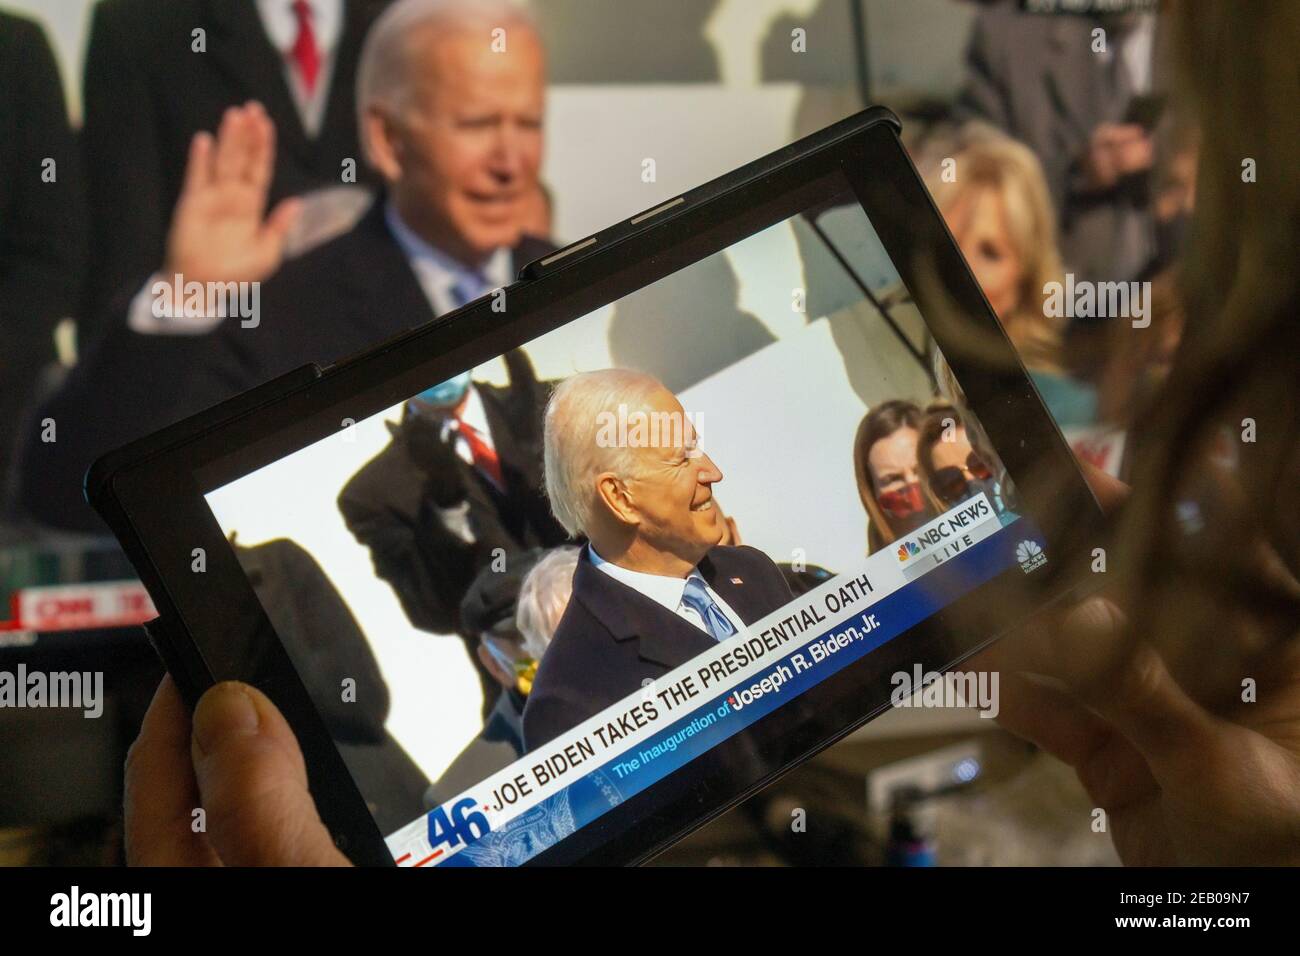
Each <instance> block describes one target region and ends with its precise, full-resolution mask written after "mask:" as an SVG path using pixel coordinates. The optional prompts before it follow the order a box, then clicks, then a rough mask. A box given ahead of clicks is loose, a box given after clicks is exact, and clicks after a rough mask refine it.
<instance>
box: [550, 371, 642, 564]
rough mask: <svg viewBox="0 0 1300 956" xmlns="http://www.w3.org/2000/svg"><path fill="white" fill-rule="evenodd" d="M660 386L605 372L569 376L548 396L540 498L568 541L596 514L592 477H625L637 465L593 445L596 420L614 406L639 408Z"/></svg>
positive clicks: (627, 452)
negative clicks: (543, 497)
mask: <svg viewBox="0 0 1300 956" xmlns="http://www.w3.org/2000/svg"><path fill="white" fill-rule="evenodd" d="M663 387H664V386H663V383H662V382H660V381H659V380H658V379H657V378H655V377H654V376H653V375H647V374H646V373H645V372H635V371H632V370H631V369H622V368H610V369H604V370H602V371H599V372H582V373H580V374H578V375H574V376H572V377H570V378H567V379H565V380H564V381H563V382H561V383H560V384H559V385H557V386H556V387H555V391H554V392H552V393H551V398H550V401H549V402H547V403H546V426H545V429H544V436H543V441H542V444H543V459H544V461H543V465H544V471H545V475H546V497H547V498H548V499H550V502H551V511H552V513H554V515H555V520H557V521H558V522H560V524H561V525H562V526H563V527H564V530H565V531H567V532H569V534H570V535H572V536H573V537H575V538H577V537H581V536H583V535H585V534H586V533H587V529H588V528H589V527H590V525H591V520H592V517H593V516H594V515H595V513H596V507H597V497H598V496H597V493H596V483H595V478H596V476H597V475H598V474H600V473H601V472H602V471H612V472H614V473H615V474H618V475H623V476H629V477H630V476H633V475H635V474H636V472H637V468H638V465H639V464H640V462H639V460H638V457H637V455H636V453H635V451H634V450H633V449H631V448H628V447H623V446H621V445H619V444H618V443H602V442H600V441H598V440H597V436H598V433H599V432H600V430H601V429H602V427H604V426H603V424H602V420H603V419H605V418H606V417H607V416H609V415H617V414H618V407H619V405H624V406H627V407H641V406H643V405H644V404H645V403H646V401H647V399H649V397H650V396H651V395H653V394H654V393H655V392H657V391H658V390H660V389H662V388H663Z"/></svg>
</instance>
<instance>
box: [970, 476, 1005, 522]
mask: <svg viewBox="0 0 1300 956" xmlns="http://www.w3.org/2000/svg"><path fill="white" fill-rule="evenodd" d="M981 491H982V492H984V494H985V495H986V496H987V497H988V499H989V504H990V505H992V506H993V510H994V511H996V512H997V513H998V514H1001V513H1002V512H1003V511H1005V510H1006V505H1005V504H1004V503H1003V501H1002V487H1001V485H1000V484H999V483H998V482H996V481H994V480H993V479H992V478H976V479H974V480H972V481H969V482H967V483H966V494H965V495H964V496H963V497H962V501H966V500H967V499H969V498H974V497H975V496H976V495H978V494H979V493H980V492H981Z"/></svg>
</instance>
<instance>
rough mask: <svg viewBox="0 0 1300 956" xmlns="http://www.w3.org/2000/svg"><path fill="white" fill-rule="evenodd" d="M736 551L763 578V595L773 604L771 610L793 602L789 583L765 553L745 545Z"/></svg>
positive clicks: (778, 567)
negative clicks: (746, 559)
mask: <svg viewBox="0 0 1300 956" xmlns="http://www.w3.org/2000/svg"><path fill="white" fill-rule="evenodd" d="M737 550H739V551H741V552H742V553H744V555H745V557H746V558H748V559H749V560H750V561H752V562H753V563H754V567H755V568H756V569H759V570H760V572H761V574H762V576H763V584H762V587H763V594H764V596H765V597H768V598H769V600H771V601H772V602H773V603H772V610H776V609H777V608H779V607H782V606H784V605H786V604H788V603H789V602H791V601H793V600H794V592H793V591H791V590H790V582H788V581H787V580H786V579H785V575H784V574H782V573H781V568H780V566H779V565H777V563H776V562H775V561H773V560H772V559H771V558H769V557H768V556H767V554H766V553H764V552H762V551H760V550H758V548H755V547H751V546H750V545H747V544H742V545H740V547H739V548H738V549H737ZM769 613H770V612H769Z"/></svg>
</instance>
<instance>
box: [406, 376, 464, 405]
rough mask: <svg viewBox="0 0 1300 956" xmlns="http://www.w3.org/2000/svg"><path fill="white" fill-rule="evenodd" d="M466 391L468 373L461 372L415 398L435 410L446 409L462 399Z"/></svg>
mask: <svg viewBox="0 0 1300 956" xmlns="http://www.w3.org/2000/svg"><path fill="white" fill-rule="evenodd" d="M467 391H469V372H462V373H461V374H459V375H457V376H456V377H455V378H449V379H447V381H445V382H440V383H438V384H437V385H435V386H433V388H426V389H425V390H424V391H423V392H421V393H420V394H419V395H417V396H415V397H416V398H418V399H419V400H420V401H422V402H425V403H427V404H429V405H433V406H434V407H435V408H448V407H450V406H452V405H455V404H456V403H457V402H459V401H460V400H461V399H462V398H464V397H465V393H466V392H467Z"/></svg>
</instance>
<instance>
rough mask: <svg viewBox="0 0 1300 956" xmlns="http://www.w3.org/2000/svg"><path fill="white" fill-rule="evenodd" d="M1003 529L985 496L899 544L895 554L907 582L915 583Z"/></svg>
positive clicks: (965, 502)
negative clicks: (931, 570)
mask: <svg viewBox="0 0 1300 956" xmlns="http://www.w3.org/2000/svg"><path fill="white" fill-rule="evenodd" d="M1001 527H1002V522H1001V521H999V520H998V516H997V512H995V511H994V510H993V506H992V505H991V504H990V503H989V499H988V496H987V495H985V494H984V493H983V492H980V493H979V494H978V495H976V496H975V497H973V498H969V499H967V500H966V501H963V502H962V503H961V504H959V505H957V506H955V507H953V508H951V509H950V510H948V511H946V512H944V513H943V514H941V515H940V516H939V517H937V518H935V519H934V520H932V521H930V522H929V523H927V524H924V525H922V526H921V527H920V528H918V529H917V530H916V531H914V532H912V533H911V534H909V535H908V536H907V537H905V538H902V539H900V540H899V541H898V545H897V547H896V549H895V552H894V553H895V555H896V556H897V557H898V566H899V569H900V570H901V571H902V572H903V579H904V580H906V581H915V580H916V579H917V578H919V577H920V576H921V575H923V574H925V572H927V571H929V570H930V569H931V568H933V567H936V566H937V565H940V564H943V563H944V562H945V561H950V560H952V559H953V558H955V557H957V555H959V554H963V553H965V552H966V551H968V550H969V549H970V548H973V547H974V546H975V545H976V544H978V543H979V542H980V541H982V540H984V539H985V538H987V537H988V536H989V535H991V534H993V533H995V532H996V531H998V530H999V529H1001Z"/></svg>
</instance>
